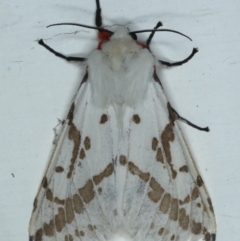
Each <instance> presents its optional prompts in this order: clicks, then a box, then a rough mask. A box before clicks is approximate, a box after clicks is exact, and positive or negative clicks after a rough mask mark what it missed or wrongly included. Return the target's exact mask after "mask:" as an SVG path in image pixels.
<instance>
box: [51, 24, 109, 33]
mask: <svg viewBox="0 0 240 241" xmlns="http://www.w3.org/2000/svg"><path fill="white" fill-rule="evenodd" d="M61 25H73V26H78V27H84V28H90V29H95V30H98V31H106V32H108V33H110V34H113V32H112V31H110V30H107V29H104V28H101V27H94V26H89V25H85V24H79V23H54V24H50V25H48V26H47V28H49V27H54V26H61Z"/></svg>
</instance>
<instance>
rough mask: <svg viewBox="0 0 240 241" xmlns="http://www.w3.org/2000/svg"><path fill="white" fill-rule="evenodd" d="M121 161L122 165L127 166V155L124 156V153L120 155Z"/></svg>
mask: <svg viewBox="0 0 240 241" xmlns="http://www.w3.org/2000/svg"><path fill="white" fill-rule="evenodd" d="M119 162H120V164H121V165H122V166H125V165H126V164H127V157H126V156H124V155H121V156H120V157H119Z"/></svg>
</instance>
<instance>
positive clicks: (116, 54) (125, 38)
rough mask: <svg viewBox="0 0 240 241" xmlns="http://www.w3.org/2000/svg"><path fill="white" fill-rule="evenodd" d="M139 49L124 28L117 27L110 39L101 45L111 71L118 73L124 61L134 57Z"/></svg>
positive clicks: (124, 63)
mask: <svg viewBox="0 0 240 241" xmlns="http://www.w3.org/2000/svg"><path fill="white" fill-rule="evenodd" d="M141 49H142V47H141V46H139V45H138V44H137V43H136V42H135V41H134V40H133V39H132V37H131V36H130V35H129V33H128V30H127V29H126V28H124V27H119V28H118V29H117V30H116V32H114V34H113V35H112V37H111V39H110V40H109V41H108V42H106V43H104V44H103V45H102V53H103V54H104V55H105V56H106V59H107V60H108V65H109V66H110V67H111V69H112V70H113V71H119V70H120V69H121V67H123V65H126V61H129V59H131V58H132V57H134V56H136V55H137V54H138V53H139V51H140V50H141Z"/></svg>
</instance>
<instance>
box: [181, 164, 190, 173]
mask: <svg viewBox="0 0 240 241" xmlns="http://www.w3.org/2000/svg"><path fill="white" fill-rule="evenodd" d="M179 171H180V172H188V167H187V165H184V166H182V167H180V168H179Z"/></svg>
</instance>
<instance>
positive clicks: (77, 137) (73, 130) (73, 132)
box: [67, 123, 81, 178]
mask: <svg viewBox="0 0 240 241" xmlns="http://www.w3.org/2000/svg"><path fill="white" fill-rule="evenodd" d="M68 138H69V140H71V141H73V142H74V146H73V150H72V158H71V161H70V162H71V164H70V167H69V171H68V174H67V178H70V177H71V176H72V172H73V169H74V164H75V161H76V159H77V155H78V151H79V146H80V142H81V134H80V131H78V130H77V127H76V126H75V125H74V124H73V123H71V124H70V128H69V131H68Z"/></svg>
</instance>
